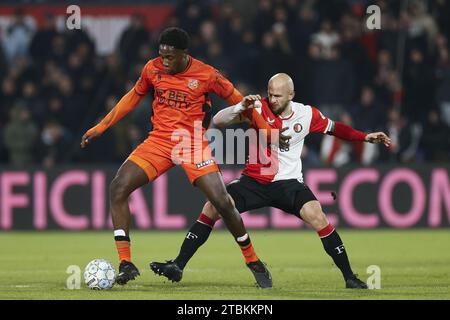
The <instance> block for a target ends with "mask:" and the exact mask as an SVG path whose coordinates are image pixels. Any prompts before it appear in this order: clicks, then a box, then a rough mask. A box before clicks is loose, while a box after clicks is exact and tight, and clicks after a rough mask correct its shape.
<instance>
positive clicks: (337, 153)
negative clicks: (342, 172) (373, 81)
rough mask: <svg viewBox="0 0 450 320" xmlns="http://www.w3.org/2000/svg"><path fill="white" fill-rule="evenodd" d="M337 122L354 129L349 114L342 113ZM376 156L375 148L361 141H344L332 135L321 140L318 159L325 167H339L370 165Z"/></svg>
mask: <svg viewBox="0 0 450 320" xmlns="http://www.w3.org/2000/svg"><path fill="white" fill-rule="evenodd" d="M339 121H340V122H342V123H344V124H346V125H348V126H352V127H355V128H358V127H359V126H358V124H357V123H353V120H352V117H351V115H350V114H349V113H343V114H342V115H341V116H340V117H339ZM376 156H377V146H376V145H372V144H366V143H363V142H361V141H352V142H349V141H344V140H341V139H339V138H336V137H334V136H332V135H325V136H324V137H323V139H322V145H321V149H320V158H321V159H322V162H323V163H324V164H325V165H327V166H334V167H341V166H343V165H346V164H348V163H360V164H364V165H368V164H371V163H372V162H373V161H374V159H375V157H376Z"/></svg>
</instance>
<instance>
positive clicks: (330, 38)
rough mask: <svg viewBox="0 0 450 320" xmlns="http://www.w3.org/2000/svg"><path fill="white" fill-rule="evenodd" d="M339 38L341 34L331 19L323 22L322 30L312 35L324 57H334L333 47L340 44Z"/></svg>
mask: <svg viewBox="0 0 450 320" xmlns="http://www.w3.org/2000/svg"><path fill="white" fill-rule="evenodd" d="M339 40H340V38H339V35H338V33H337V32H336V31H335V30H334V29H333V25H332V24H331V21H329V20H325V21H324V22H322V25H321V27H320V31H319V32H318V33H316V34H313V35H312V42H314V43H317V44H318V45H319V46H320V55H321V57H322V58H324V59H332V57H331V56H332V54H334V53H333V52H332V49H333V48H335V47H336V46H337V45H338V43H339Z"/></svg>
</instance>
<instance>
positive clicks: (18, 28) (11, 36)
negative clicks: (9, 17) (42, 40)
mask: <svg viewBox="0 0 450 320" xmlns="http://www.w3.org/2000/svg"><path fill="white" fill-rule="evenodd" d="M25 20H26V19H25V15H24V12H23V10H22V9H20V8H19V9H17V10H16V11H15V12H14V17H13V22H12V23H11V25H10V26H8V27H7V29H6V38H5V39H4V43H3V48H4V51H5V55H6V59H7V61H8V62H9V63H10V64H12V63H14V61H15V59H16V57H18V56H21V57H28V46H29V44H30V40H31V37H32V35H33V32H34V26H33V25H32V24H31V22H30V21H25Z"/></svg>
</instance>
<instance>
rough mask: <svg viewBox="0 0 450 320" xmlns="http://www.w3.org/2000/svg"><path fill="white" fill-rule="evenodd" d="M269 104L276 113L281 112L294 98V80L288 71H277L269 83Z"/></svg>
mask: <svg viewBox="0 0 450 320" xmlns="http://www.w3.org/2000/svg"><path fill="white" fill-rule="evenodd" d="M267 95H268V97H269V104H270V107H271V109H272V111H273V112H274V113H275V114H281V113H282V112H283V111H284V110H285V109H286V107H287V106H288V104H289V103H290V102H291V100H292V99H293V98H294V95H295V92H294V81H292V78H291V77H290V76H289V75H287V74H286V73H277V74H276V75H274V76H273V77H272V78H270V79H269V83H268V85H267Z"/></svg>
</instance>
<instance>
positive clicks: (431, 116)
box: [421, 110, 450, 163]
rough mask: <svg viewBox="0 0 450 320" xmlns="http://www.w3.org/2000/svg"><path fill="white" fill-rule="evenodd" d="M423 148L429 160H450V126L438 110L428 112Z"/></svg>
mask: <svg viewBox="0 0 450 320" xmlns="http://www.w3.org/2000/svg"><path fill="white" fill-rule="evenodd" d="M421 148H422V151H423V154H424V156H425V160H427V161H431V162H441V163H444V162H448V161H449V160H450V128H449V126H448V125H446V124H445V123H444V122H443V121H442V120H441V118H440V116H439V112H438V111H437V110H431V111H430V112H429V113H428V119H427V123H426V125H425V126H424V130H423V134H422V139H421Z"/></svg>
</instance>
